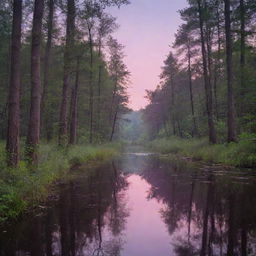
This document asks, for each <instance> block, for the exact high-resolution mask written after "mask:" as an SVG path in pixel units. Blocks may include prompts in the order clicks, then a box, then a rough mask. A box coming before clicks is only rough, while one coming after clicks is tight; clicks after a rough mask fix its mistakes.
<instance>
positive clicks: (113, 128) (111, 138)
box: [109, 103, 119, 142]
mask: <svg viewBox="0 0 256 256" xmlns="http://www.w3.org/2000/svg"><path fill="white" fill-rule="evenodd" d="M118 109H119V103H117V107H116V111H115V115H114V120H113V124H112V131H111V135H110V140H109V141H110V142H111V141H112V140H113V137H114V134H115V129H116V120H117V114H118Z"/></svg>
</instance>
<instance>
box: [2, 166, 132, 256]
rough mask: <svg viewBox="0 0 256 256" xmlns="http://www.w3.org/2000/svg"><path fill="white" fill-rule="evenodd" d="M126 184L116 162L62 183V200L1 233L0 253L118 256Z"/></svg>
mask: <svg viewBox="0 0 256 256" xmlns="http://www.w3.org/2000/svg"><path fill="white" fill-rule="evenodd" d="M127 187H128V183H127V181H126V177H125V176H124V175H123V174H122V173H121V172H120V170H118V169H117V168H116V167H115V166H114V164H113V163H110V164H107V165H105V166H101V167H100V168H97V169H96V171H95V172H92V174H91V175H90V176H89V177H88V176H86V177H83V176H81V177H79V178H78V179H75V180H73V181H71V182H69V183H68V184H62V185H61V188H60V193H59V199H58V202H55V201H53V202H51V203H50V205H49V206H48V208H47V210H46V211H44V212H42V213H40V214H39V216H35V215H34V216H31V217H30V218H28V219H27V220H24V221H22V222H20V223H18V224H17V225H16V226H15V228H14V227H9V230H7V233H1V237H0V239H1V247H0V252H1V253H0V255H17V256H18V255H19V256H20V255H35V256H36V255H37V256H39V255H47V256H57V255H61V256H80V255H83V256H87V255H88V256H93V255H96V256H100V255H104V256H110V255H111V256H119V255H120V253H121V249H122V244H123V230H124V228H125V222H126V218H127V217H128V210H127V209H126V208H125V206H126V203H125V202H126V201H125V200H126V198H125V190H126V189H127ZM13 230H15V233H13V232H12V231H13ZM10 248H12V249H10Z"/></svg>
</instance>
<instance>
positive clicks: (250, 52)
mask: <svg viewBox="0 0 256 256" xmlns="http://www.w3.org/2000/svg"><path fill="white" fill-rule="evenodd" d="M179 13H180V17H181V19H182V21H183V23H182V24H181V25H180V27H179V29H178V31H177V32H176V34H175V42H174V44H173V45H172V47H171V51H170V53H169V54H168V56H167V57H166V59H165V61H164V63H163V66H162V73H161V74H160V79H161V82H160V83H159V85H158V86H157V88H156V89H155V90H148V91H147V96H146V97H147V99H148V101H149V104H148V106H146V108H145V109H144V110H143V111H141V112H140V115H142V119H143V121H144V123H145V126H146V127H147V129H146V130H147V131H146V133H147V135H146V136H145V137H146V138H147V139H149V140H154V141H153V143H152V144H151V147H153V149H157V150H160V151H161V152H163V153H170V152H172V153H175V152H177V151H180V152H182V153H183V154H187V155H189V156H193V157H196V158H199V159H201V158H202V159H204V160H213V161H215V162H224V163H228V164H233V165H244V166H255V164H256V154H255V152H256V146H255V145H256V143H255V142H256V140H255V139H256V137H255V134H256V69H255V63H256V44H255V40H256V26H255V25H256V3H255V1H253V0H252V1H251V0H225V1H219V0H216V1H211V0H209V1H201V0H190V1H188V7H187V8H185V9H182V10H180V11H179ZM166 138H170V139H169V140H166ZM179 138H183V140H180V139H179ZM205 138H208V139H207V140H206V139H205ZM185 139H187V140H185ZM209 144H210V145H211V146H209Z"/></svg>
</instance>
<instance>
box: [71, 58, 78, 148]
mask: <svg viewBox="0 0 256 256" xmlns="http://www.w3.org/2000/svg"><path fill="white" fill-rule="evenodd" d="M79 72H80V57H79V56H78V57H77V64H76V81H75V86H74V88H73V90H72V99H71V121H70V136H69V144H75V143H76V138H77V94H78V86H79Z"/></svg>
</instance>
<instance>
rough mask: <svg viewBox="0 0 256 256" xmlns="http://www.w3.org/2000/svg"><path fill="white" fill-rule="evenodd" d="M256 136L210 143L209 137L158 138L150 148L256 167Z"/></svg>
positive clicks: (161, 151)
mask: <svg viewBox="0 0 256 256" xmlns="http://www.w3.org/2000/svg"><path fill="white" fill-rule="evenodd" d="M255 142H256V141H255V138H241V139H240V140H239V142H237V143H229V144H228V143H225V144H215V145H210V144H209V143H208V140H207V139H180V138H177V137H170V138H162V139H156V140H154V141H151V142H149V143H148V148H149V149H150V150H153V151H156V152H159V153H161V154H179V155H182V156H186V157H191V158H193V159H195V160H203V161H207V162H211V163H220V164H225V165H232V166H236V167H252V168H253V167H256V143H255Z"/></svg>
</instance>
